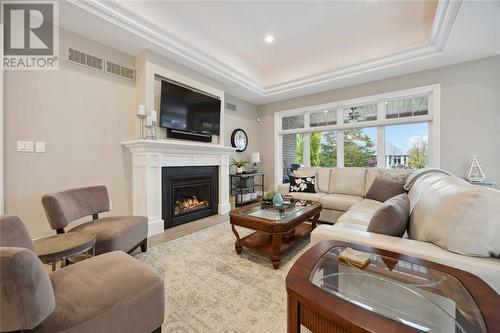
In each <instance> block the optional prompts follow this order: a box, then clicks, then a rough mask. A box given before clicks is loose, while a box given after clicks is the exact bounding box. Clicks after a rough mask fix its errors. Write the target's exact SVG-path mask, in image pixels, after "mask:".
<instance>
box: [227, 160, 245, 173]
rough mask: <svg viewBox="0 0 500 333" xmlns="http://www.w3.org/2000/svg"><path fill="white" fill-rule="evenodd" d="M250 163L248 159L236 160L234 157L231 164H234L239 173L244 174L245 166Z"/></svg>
mask: <svg viewBox="0 0 500 333" xmlns="http://www.w3.org/2000/svg"><path fill="white" fill-rule="evenodd" d="M247 164H248V162H247V161H245V160H239V161H237V160H235V159H233V160H232V161H231V166H234V167H235V168H236V173H237V174H242V173H243V168H244V167H245V166H246V165H247Z"/></svg>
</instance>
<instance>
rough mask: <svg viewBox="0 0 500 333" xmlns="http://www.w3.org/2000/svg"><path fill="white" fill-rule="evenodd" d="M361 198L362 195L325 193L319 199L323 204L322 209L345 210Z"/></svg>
mask: <svg viewBox="0 0 500 333" xmlns="http://www.w3.org/2000/svg"><path fill="white" fill-rule="evenodd" d="M361 200H363V198H362V197H358V196H354V195H347V194H327V195H324V196H322V197H321V198H320V199H319V202H321V203H322V204H323V209H333V210H339V211H344V212H345V211H346V210H348V209H349V208H351V206H352V205H354V204H355V203H357V202H360V201H361Z"/></svg>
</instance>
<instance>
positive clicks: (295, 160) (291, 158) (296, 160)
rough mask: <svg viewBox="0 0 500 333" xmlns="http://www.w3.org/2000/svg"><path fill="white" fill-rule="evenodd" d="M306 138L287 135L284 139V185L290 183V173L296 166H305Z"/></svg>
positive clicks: (298, 135) (297, 135)
mask: <svg viewBox="0 0 500 333" xmlns="http://www.w3.org/2000/svg"><path fill="white" fill-rule="evenodd" d="M303 139H304V136H303V135H302V134H285V135H283V139H282V158H283V162H282V175H283V183H288V173H289V172H290V169H291V168H292V167H293V166H294V164H299V165H302V164H303V153H304V140H303Z"/></svg>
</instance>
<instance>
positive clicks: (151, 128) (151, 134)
mask: <svg viewBox="0 0 500 333" xmlns="http://www.w3.org/2000/svg"><path fill="white" fill-rule="evenodd" d="M144 127H146V140H156V121H153V123H152V124H151V125H148V124H146V125H144Z"/></svg>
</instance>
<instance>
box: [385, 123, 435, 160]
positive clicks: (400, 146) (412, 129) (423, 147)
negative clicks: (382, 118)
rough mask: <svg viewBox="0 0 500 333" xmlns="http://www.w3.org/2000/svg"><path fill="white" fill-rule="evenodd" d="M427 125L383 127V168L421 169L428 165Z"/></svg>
mask: <svg viewBox="0 0 500 333" xmlns="http://www.w3.org/2000/svg"><path fill="white" fill-rule="evenodd" d="M428 133H429V126H428V123H415V124H404V125H394V126H386V127H385V167H386V168H391V169H421V168H425V167H427V166H428V165H429V155H428V142H429V134H428Z"/></svg>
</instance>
